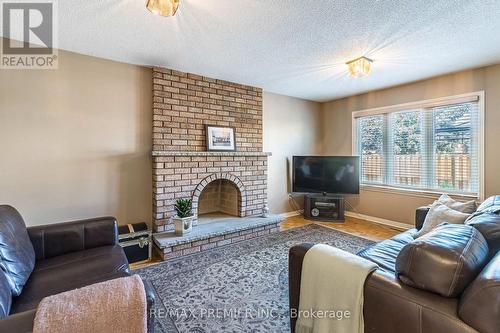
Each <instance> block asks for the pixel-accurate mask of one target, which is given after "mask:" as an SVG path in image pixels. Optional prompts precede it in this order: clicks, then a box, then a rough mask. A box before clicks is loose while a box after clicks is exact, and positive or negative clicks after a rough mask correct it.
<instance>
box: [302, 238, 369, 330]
mask: <svg viewBox="0 0 500 333" xmlns="http://www.w3.org/2000/svg"><path fill="white" fill-rule="evenodd" d="M376 268H377V264H375V263H372V262H371V261H368V260H366V259H364V258H361V257H358V256H356V255H354V254H351V253H348V252H345V251H343V250H340V249H337V248H334V247H331V246H328V245H324V244H318V245H315V246H313V247H312V248H311V249H310V250H309V251H307V253H306V255H305V257H304V262H303V264H302V278H301V283H300V301H299V313H298V315H299V316H298V319H297V324H296V326H295V328H296V332H297V333H362V332H364V323H363V286H364V283H365V280H366V277H367V276H368V274H370V272H372V271H373V270H375V269H376ZM292 315H293V314H292Z"/></svg>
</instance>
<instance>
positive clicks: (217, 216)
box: [197, 179, 241, 223]
mask: <svg viewBox="0 0 500 333" xmlns="http://www.w3.org/2000/svg"><path fill="white" fill-rule="evenodd" d="M197 215H198V223H207V222H215V221H219V220H223V219H227V218H234V217H240V216H241V192H240V190H239V189H238V186H236V184H235V183H234V182H232V181H230V180H228V179H217V180H214V181H212V182H210V183H208V184H207V185H206V186H205V187H204V188H203V190H202V191H201V193H200V195H199V198H198V214H197Z"/></svg>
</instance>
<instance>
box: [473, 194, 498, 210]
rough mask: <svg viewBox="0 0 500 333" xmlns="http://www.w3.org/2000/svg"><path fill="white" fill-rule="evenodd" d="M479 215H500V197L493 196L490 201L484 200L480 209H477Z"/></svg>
mask: <svg viewBox="0 0 500 333" xmlns="http://www.w3.org/2000/svg"><path fill="white" fill-rule="evenodd" d="M477 212H478V213H494V214H498V213H500V195H493V196H491V197H489V198H488V199H486V200H484V201H483V203H482V204H481V205H479V207H477Z"/></svg>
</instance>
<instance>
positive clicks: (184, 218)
mask: <svg viewBox="0 0 500 333" xmlns="http://www.w3.org/2000/svg"><path fill="white" fill-rule="evenodd" d="M174 208H175V211H176V212H177V215H176V216H174V218H173V220H174V225H175V234H176V235H178V236H182V235H184V234H187V233H188V232H190V231H191V230H192V229H193V202H192V200H191V199H178V200H177V201H176V202H175V206H174Z"/></svg>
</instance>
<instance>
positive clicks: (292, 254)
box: [288, 243, 314, 333]
mask: <svg viewBox="0 0 500 333" xmlns="http://www.w3.org/2000/svg"><path fill="white" fill-rule="evenodd" d="M313 246H314V244H312V243H304V244H299V245H295V246H292V247H291V248H290V251H289V252H288V289H289V302H290V311H298V310H299V298H300V279H301V277H302V262H303V261H304V256H305V255H306V253H307V251H309V249H310V248H311V247H313ZM296 321H297V318H296V317H294V316H291V317H290V329H291V332H292V333H293V332H295V323H296Z"/></svg>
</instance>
